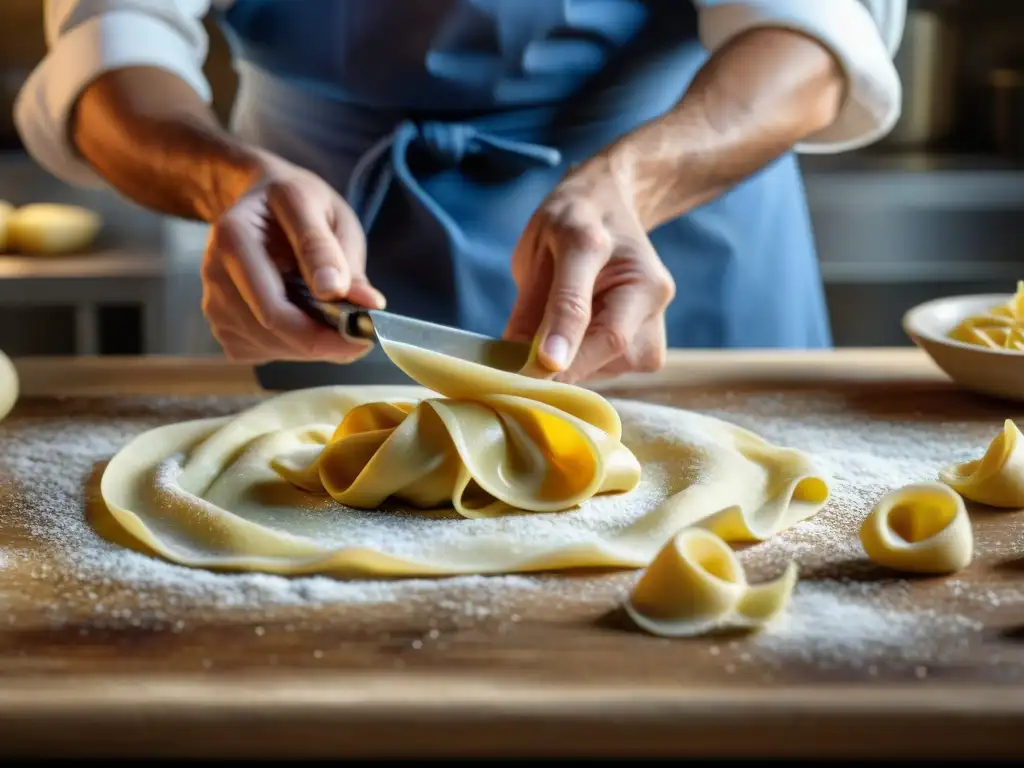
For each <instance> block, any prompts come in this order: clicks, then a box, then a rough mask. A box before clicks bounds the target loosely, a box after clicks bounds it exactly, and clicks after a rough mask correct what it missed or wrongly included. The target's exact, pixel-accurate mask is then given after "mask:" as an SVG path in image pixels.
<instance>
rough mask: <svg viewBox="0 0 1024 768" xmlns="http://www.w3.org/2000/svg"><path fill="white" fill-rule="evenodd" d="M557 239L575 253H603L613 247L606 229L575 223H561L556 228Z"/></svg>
mask: <svg viewBox="0 0 1024 768" xmlns="http://www.w3.org/2000/svg"><path fill="white" fill-rule="evenodd" d="M555 232H556V237H557V238H558V240H559V242H560V243H561V244H562V246H563V247H564V248H567V249H570V250H574V251H603V250H607V249H608V248H609V247H610V245H611V239H610V236H609V235H608V232H607V231H606V230H605V229H604V227H599V226H594V225H591V224H583V223H580V222H575V221H560V222H558V223H557V224H556V226H555Z"/></svg>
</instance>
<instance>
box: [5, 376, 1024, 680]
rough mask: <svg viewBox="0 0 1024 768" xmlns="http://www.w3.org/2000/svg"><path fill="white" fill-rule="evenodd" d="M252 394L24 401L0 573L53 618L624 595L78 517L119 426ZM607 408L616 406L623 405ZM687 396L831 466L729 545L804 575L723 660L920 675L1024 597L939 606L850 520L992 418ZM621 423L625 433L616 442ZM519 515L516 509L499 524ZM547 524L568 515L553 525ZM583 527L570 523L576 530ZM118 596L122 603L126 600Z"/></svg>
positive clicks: (656, 479) (194, 413)
mask: <svg viewBox="0 0 1024 768" xmlns="http://www.w3.org/2000/svg"><path fill="white" fill-rule="evenodd" d="M255 402H257V400H256V399H253V398H234V399H225V398H199V399H195V398H193V399H186V398H145V399H143V398H138V399H111V400H84V399H66V400H58V401H39V402H27V403H23V404H22V405H21V406H20V407H19V408H18V410H17V411H16V412H15V414H14V415H12V416H11V417H9V418H8V419H7V420H6V421H5V422H4V423H2V424H0V529H2V530H3V531H6V532H11V533H12V535H11V536H10V537H9V538H7V539H4V540H0V576H2V575H3V574H4V573H9V572H12V571H14V570H15V566H17V567H18V569H19V570H20V571H21V572H23V573H27V574H29V577H31V578H35V579H39V580H42V581H45V582H46V583H47V584H48V585H51V586H52V589H53V592H54V594H53V599H52V604H51V605H50V606H49V608H48V610H49V611H50V612H51V613H52V614H53V615H54V616H59V615H60V612H61V611H62V610H63V608H64V607H65V606H70V605H72V604H81V603H82V602H83V600H84V601H87V602H89V603H91V605H92V610H94V611H95V612H102V611H104V610H108V609H107V608H105V603H106V602H109V603H110V605H113V604H114V602H115V601H113V600H112V599H111V600H109V601H108V598H107V596H109V595H114V594H116V595H119V596H120V597H119V598H118V599H119V601H120V602H117V605H119V606H123V605H124V601H125V600H126V599H129V597H130V600H131V601H133V603H134V604H135V605H136V606H137V608H139V609H143V610H149V611H151V612H152V611H154V610H159V609H160V608H159V607H160V606H165V607H167V606H174V605H188V606H189V607H190V609H195V608H204V607H205V608H210V609H214V610H221V611H223V610H226V609H238V610H246V611H249V612H253V611H255V612H257V613H258V612H260V611H270V610H272V609H274V608H275V607H282V606H291V607H302V606H325V605H331V604H363V605H367V604H386V605H394V604H409V603H413V602H419V603H421V604H423V603H429V604H430V605H431V606H434V607H437V609H438V610H446V611H448V612H449V613H452V612H455V613H459V614H460V615H463V616H466V617H469V619H471V620H472V619H479V618H484V617H487V616H492V617H493V616H494V615H499V614H502V615H506V618H507V617H508V616H507V615H511V616H513V617H515V618H511V619H509V620H512V621H515V620H518V617H517V616H516V614H515V613H513V611H515V610H516V608H515V606H517V605H520V604H522V600H523V598H524V596H525V597H529V596H531V595H533V596H536V595H541V596H543V597H544V598H545V600H544V603H545V604H547V605H549V606H552V609H553V610H557V609H558V606H559V605H573V606H580V605H584V606H587V605H592V606H593V608H594V610H595V611H596V612H600V610H601V609H604V608H611V607H613V606H614V605H615V604H616V603H617V601H619V600H621V598H622V596H623V595H624V594H625V592H626V591H627V590H628V588H629V586H630V585H631V584H632V583H633V580H634V579H635V578H636V574H635V573H625V574H617V575H611V576H608V575H603V576H592V577H573V578H561V577H558V576H547V575H536V576H495V577H479V576H466V577H455V578H449V579H439V580H432V579H411V580H402V581H342V580H337V579H333V578H326V577H307V578H284V577H277V576H270V575H264V574H217V573H211V572H206V571H201V570H194V569H189V568H185V567H181V566H177V565H173V564H170V563H167V562H164V561H162V560H159V559H155V558H152V557H149V556H146V555H143V554H139V553H136V552H133V551H130V550H126V549H124V548H121V547H119V546H117V545H115V544H112V543H109V542H107V541H105V540H104V539H102V538H100V537H99V536H98V535H97V534H96V533H95V532H94V531H93V530H92V528H91V527H90V526H89V524H88V522H87V521H86V519H85V517H84V512H83V510H84V506H85V503H84V502H85V496H86V494H89V493H97V492H98V477H99V473H100V471H102V466H103V462H104V461H106V460H108V459H109V458H110V457H112V456H113V455H114V454H115V453H116V452H117V451H118V450H119V449H120V448H121V447H122V446H123V445H124V444H125V443H126V442H127V441H128V440H130V439H131V438H132V437H134V436H136V435H138V434H140V433H141V432H143V431H145V430H147V429H150V428H153V427H156V426H159V425H161V424H166V423H171V422H176V421H182V420H186V419H194V418H205V417H210V416H222V415H231V414H234V413H238V412H239V411H240V410H243V409H244V408H246V407H249V406H251V405H253V404H254V403H255ZM616 405H617V407H619V408H620V409H622V411H623V413H624V415H626V416H628V415H629V413H630V408H631V406H630V405H629V404H626V403H619V402H616ZM695 409H696V410H699V411H700V412H702V413H705V414H707V415H712V416H717V417H719V418H723V419H725V420H728V421H731V422H732V423H735V424H737V425H739V426H742V427H745V428H747V429H750V430H752V431H754V432H756V433H758V434H760V435H761V436H763V437H765V438H766V439H768V440H770V441H772V442H775V443H777V444H780V445H784V446H788V447H793V448H799V449H802V450H805V451H807V452H808V453H810V454H811V455H812V456H814V457H815V459H816V462H817V464H818V465H819V466H820V468H821V469H822V470H823V471H825V472H827V473H828V474H830V475H831V477H832V478H833V480H834V490H833V496H832V499H831V501H830V502H829V504H828V506H827V507H826V508H825V509H824V510H823V511H822V512H821V513H819V514H818V515H817V516H816V517H815V518H813V519H812V520H809V521H807V522H804V523H802V524H800V525H798V526H796V527H795V528H793V529H791V530H789V531H787V532H785V533H783V534H781V535H780V536H778V537H776V538H774V539H772V540H771V541H768V542H764V543H761V544H757V545H755V546H752V547H749V548H746V549H744V550H743V551H742V552H741V555H740V556H741V559H742V560H743V561H744V564H745V566H746V567H747V569H748V572H749V573H750V575H751V577H752V578H753V579H755V580H756V579H758V578H761V577H769V576H772V575H775V574H777V573H778V572H779V571H780V570H781V569H782V568H783V567H784V565H785V563H787V562H788V561H790V560H796V561H797V562H798V563H799V565H800V569H801V574H802V579H801V581H800V583H799V584H798V586H797V589H796V592H795V594H794V597H793V600H792V602H791V604H790V606H789V608H788V610H787V611H786V613H785V614H784V615H783V616H782V617H781V618H780V619H779V620H778V621H777V622H776V623H774V624H773V625H771V626H769V627H768V628H766V629H765V630H763V631H762V632H760V633H758V634H757V635H755V636H753V637H751V638H749V639H746V640H742V641H733V643H740V645H739V646H737V647H738V648H739V649H741V650H742V653H740V652H739V651H738V650H736V648H737V647H733V643H730V644H729V646H728V647H727V646H725V645H724V644H721V643H719V642H712V641H709V642H708V644H707V645H706V646H705V652H707V653H709V654H711V655H712V656H722V657H723V658H725V655H728V656H729V658H730V661H729V664H728V665H727V669H729V668H732V669H735V668H736V666H737V665H738V664H742V663H750V664H758V665H760V666H761V667H762V668H763V667H764V666H765V665H770V664H771V663H782V662H783V661H785V660H787V659H793V658H796V659H800V660H803V661H805V662H808V663H811V664H814V665H817V666H819V667H828V666H830V665H832V666H837V667H849V666H851V665H853V666H858V667H867V668H868V669H869V671H870V670H872V669H874V665H875V664H876V663H880V660H881V659H888V660H889V661H890V662H891V661H892V660H893V659H894V658H897V659H903V660H905V661H906V662H907V663H909V664H910V665H911V668H912V669H914V670H917V672H918V674H919V676H921V675H922V674H927V670H928V667H927V663H928V660H932V661H934V660H935V659H936V658H937V654H938V653H939V652H940V651H941V652H942V653H944V654H947V655H948V654H953V656H955V654H956V652H957V649H958V648H963V647H966V646H967V645H968V644H970V643H971V642H973V641H974V640H975V639H976V638H977V636H978V635H979V633H980V632H981V631H982V629H983V621H982V618H979V617H983V615H984V613H985V611H986V610H988V609H990V608H991V607H992V606H993V605H997V604H1007V603H1010V602H1013V601H1017V602H1021V603H1022V604H1024V597H1018V596H1017V595H1018V592H1019V591H1020V590H1018V589H1017V588H1016V587H1015V586H1014V585H1012V584H1007V586H1006V587H1005V588H999V587H996V588H994V589H993V588H992V587H991V585H990V586H989V587H987V588H985V589H984V590H982V589H981V588H980V587H976V586H974V585H972V583H971V582H970V580H969V579H967V578H964V579H959V578H957V579H947V580H945V581H941V582H938V583H937V584H936V585H934V586H933V587H932V588H933V589H935V590H940V591H941V590H945V591H946V592H947V593H948V596H949V599H948V600H946V601H944V602H943V604H944V605H946V604H948V605H950V606H952V607H951V608H950V610H948V611H936V610H925V609H923V608H921V607H920V606H919V605H918V604H917V601H915V599H914V592H913V590H912V589H911V588H910V587H909V586H907V584H906V583H905V582H902V581H900V580H896V579H886V578H877V577H873V578H862V577H861V576H863V574H864V573H867V570H869V569H866V567H865V565H864V563H863V556H862V552H861V550H860V546H859V543H858V541H857V530H858V528H859V526H860V523H861V522H862V520H863V519H864V517H865V516H866V514H867V513H868V511H869V510H870V508H871V506H872V505H873V504H874V502H875V501H876V500H877V499H878V497H879V496H881V495H882V494H883V493H885V492H886V491H888V490H890V489H892V488H895V487H898V486H900V485H903V484H906V483H909V482H914V481H921V480H932V479H934V478H935V474H936V472H937V471H938V469H939V468H940V467H942V466H945V465H947V464H949V463H950V462H953V461H960V460H964V459H967V458H971V457H974V456H976V455H978V452H979V450H981V449H983V448H984V446H985V445H986V444H987V443H988V441H989V440H990V439H991V438H992V436H993V434H995V432H994V431H993V430H994V428H993V426H992V425H993V424H998V423H999V419H992V418H989V419H986V420H984V421H981V420H974V421H970V420H965V421H963V422H957V423H941V422H939V421H937V420H935V419H925V418H920V419H908V418H905V417H901V418H895V417H893V418H887V417H885V416H884V415H881V416H874V417H867V416H865V415H864V414H860V413H856V412H851V410H850V409H849V408H848V407H847V406H846V404H844V403H842V402H840V401H839V400H837V399H836V398H834V397H825V396H820V397H808V396H806V395H801V396H793V397H785V396H775V397H763V396H758V397H751V396H740V395H736V396H729V395H719V396H714V397H712V396H710V395H709V396H708V398H707V402H705V403H701V402H698V403H697V405H696V406H695ZM646 412H648V413H653V411H646ZM637 413H640V412H639V411H634V412H633V415H634V416H635V418H634V419H633V420H632V421H631V420H630V419H628V418H627V419H625V420H626V421H627V423H629V424H631V425H632V426H631V428H633V429H638V428H642V429H643V430H644V431H645V440H646V441H650V440H657V439H658V433H659V431H660V432H661V433H663V434H670V433H671V432H672V429H673V425H672V421H671V419H672V416H671V412H670V411H668V410H659V411H658V412H657V413H658V418H656V419H654V418H651V419H648V420H647V421H644V420H643V419H642V418H640V417H639V416H638V415H637ZM754 414H756V415H754ZM628 437H629V435H628V433H627V444H628ZM669 471H672V470H671V468H666V467H657V466H654V467H649V468H648V467H647V466H645V479H644V482H643V484H642V485H641V487H640V488H638V489H637V490H636V491H634V492H633V494H631V495H629V496H627V497H626V498H624V499H623V498H619V499H615V498H606V499H601V500H597V501H594V502H591V504H592V505H593V506H592V507H591V509H590V512H591V513H593V512H594V511H598V512H599V513H600V514H601V515H602V516H605V517H606V519H607V521H608V523H607V524H608V525H616V526H617V525H621V524H622V523H623V522H627V521H628V520H629V519H632V518H633V517H635V516H636V515H637V514H639V513H640V512H642V511H643V510H644V509H646V508H647V507H648V506H649V504H650V501H651V498H653V497H655V496H657V495H658V494H659V493H663V492H664V483H665V481H666V475H665V473H666V472H669ZM695 471H696V470H695ZM168 472H173V467H172V468H168ZM311 512H312V511H307V512H300V513H299V514H305V513H311ZM316 514H322V512H320V511H316ZM569 514H570V515H571V514H575V513H569ZM391 521H392V522H390V523H389V524H388V525H386V526H382V525H381V523H380V516H379V515H378V516H377V517H376V518H375V519H373V518H372V516H371V515H369V513H367V518H366V519H361V522H360V523H357V524H358V525H363V526H364V528H363V529H362V534H361V535H362V536H363V540H364V541H372V540H373V538H374V537H386V539H387V541H388V546H389V549H390V550H391V551H397V552H414V551H415V546H416V542H415V535H414V534H413V533H411V532H410V530H411V529H410V527H409V526H408V525H407V524H403V523H402V522H401V520H400V518H398V517H393V518H391ZM492 522H493V521H492ZM519 524H521V522H520V523H517V522H516V518H514V517H513V518H505V520H504V521H502V522H500V523H499V525H506V526H515V525H519ZM531 530H536V529H531ZM559 530H560V531H562V532H564V531H566V530H569V531H571V530H572V528H571V526H570V527H568V528H567V527H566V526H565V525H564V524H563V525H561V526H560V527H559ZM584 530H585V529H584V528H583V526H582V525H581V526H580V531H581V535H582V532H584ZM349 532H350V533H351V529H349ZM560 535H564V533H563V534H560ZM979 543H982V544H983V543H984V542H979ZM998 544H999V546H1001V547H1003V548H1005V549H1007V550H1008V551H1012V550H1013V549H1014V548H1016V547H1018V546H1019V548H1020V549H1021V550H1024V541H1022V542H1018V541H1001V542H998ZM126 596H128V597H126ZM2 608H3V606H0V610H2ZM109 610H115V609H113V608H110V609H109ZM116 610H120V611H124V610H129V612H130V609H125V608H123V607H119V608H117V609H116ZM921 670H924V672H923V673H922V672H921Z"/></svg>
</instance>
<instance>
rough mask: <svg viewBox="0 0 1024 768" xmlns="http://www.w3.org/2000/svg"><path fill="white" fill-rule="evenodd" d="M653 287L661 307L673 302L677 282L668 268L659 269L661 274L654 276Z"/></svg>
mask: <svg viewBox="0 0 1024 768" xmlns="http://www.w3.org/2000/svg"><path fill="white" fill-rule="evenodd" d="M651 288H652V292H653V294H654V298H655V300H656V301H657V303H658V305H659V307H660V308H661V309H664V308H665V307H667V306H668V305H669V304H671V303H672V300H673V299H675V297H676V283H675V280H673V279H672V276H671V275H669V274H668V271H667V270H662V271H659V274H657V275H655V276H654V278H653V279H652V281H651Z"/></svg>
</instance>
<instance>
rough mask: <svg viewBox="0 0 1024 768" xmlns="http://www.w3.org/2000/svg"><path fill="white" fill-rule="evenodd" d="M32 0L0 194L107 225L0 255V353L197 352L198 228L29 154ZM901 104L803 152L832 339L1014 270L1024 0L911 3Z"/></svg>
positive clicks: (1019, 250)
mask: <svg viewBox="0 0 1024 768" xmlns="http://www.w3.org/2000/svg"><path fill="white" fill-rule="evenodd" d="M41 6H42V3H41V2H40V0H0V200H7V201H9V202H10V203H12V204H14V205H23V204H27V203H33V202H58V203H72V204H77V205H82V206H85V207H88V208H90V209H92V210H94V211H97V212H99V213H100V214H101V215H102V217H103V220H104V226H103V229H102V231H101V234H100V236H99V238H98V239H97V240H96V241H95V243H94V246H93V247H92V248H91V249H90V251H89V252H88V253H83V254H80V255H75V256H19V255H18V254H11V253H9V254H4V255H0V349H3V350H4V351H5V352H7V354H11V355H65V354H209V353H210V352H211V351H213V350H215V349H216V346H215V344H213V342H212V340H211V338H210V336H209V331H208V330H207V328H206V326H205V323H204V322H203V319H202V315H201V312H200V296H201V288H200V285H199V274H198V265H199V261H200V258H201V256H202V251H203V247H204V244H205V237H206V230H205V227H203V226H200V225H197V224H195V223H191V222H182V221H178V220H175V219H169V218H165V217H161V216H156V215H154V214H151V213H148V212H146V211H144V210H141V209H139V208H138V207H136V206H134V205H132V204H129V203H126V202H124V201H123V200H121V199H120V198H118V197H117V196H116V195H114V194H112V193H109V192H105V191H83V190H78V189H73V188H70V187H68V186H66V185H64V184H63V183H61V182H59V181H57V180H55V179H53V178H52V177H50V176H49V175H47V174H46V173H45V172H43V171H42V170H40V169H39V168H38V167H37V166H36V165H35V164H34V163H33V162H32V161H31V160H29V159H28V158H27V156H26V155H25V153H24V151H23V150H22V148H21V144H20V141H19V140H18V137H17V136H16V134H15V131H14V126H13V124H12V120H11V106H12V104H13V101H14V98H15V95H16V93H17V92H18V90H19V88H20V87H21V84H22V83H23V81H24V79H25V78H26V76H27V75H28V73H29V71H30V70H31V69H32V67H33V66H34V65H35V64H36V62H38V61H39V59H40V58H41V57H42V56H43V54H44V43H43V32H42V11H41ZM208 27H209V30H210V33H211V35H212V48H211V54H210V57H209V59H208V62H207V65H206V71H207V75H208V77H209V78H210V80H211V82H212V84H213V87H214V91H215V94H216V101H215V103H216V107H217V111H218V113H219V114H220V115H221V117H222V119H224V120H227V117H228V115H229V113H230V109H231V101H232V97H233V94H234V89H235V79H234V75H233V73H232V70H231V65H230V60H229V56H228V51H227V47H226V44H225V42H224V40H223V38H222V37H221V36H220V34H219V33H218V32H217V30H216V28H215V27H214V26H213V25H212V24H208ZM897 65H898V68H899V70H900V72H901V75H902V77H903V82H904V91H905V102H904V113H903V118H902V120H901V122H900V124H899V125H898V126H897V127H896V130H895V131H894V132H893V133H892V134H891V135H890V136H889V137H888V138H887V139H886V140H885V141H883V142H881V143H880V144H878V145H876V146H873V147H871V148H869V149H867V150H863V151H860V152H856V153H850V154H845V155H842V156H834V157H804V158H803V160H802V163H803V167H804V169H805V175H806V185H807V190H808V196H809V199H810V204H811V209H812V213H813V217H814V224H815V228H816V237H817V242H818V248H819V251H820V255H821V261H822V269H823V272H824V279H825V282H826V284H827V290H828V301H829V307H830V311H831V315H832V324H833V333H834V336H835V341H836V344H837V345H840V346H891V345H906V344H909V342H908V340H907V339H906V338H905V336H904V334H903V332H902V330H901V329H900V317H901V315H902V314H903V312H904V311H905V310H906V309H908V308H910V307H911V306H913V305H914V304H917V303H919V302H921V301H925V300H927V299H929V298H934V297H939V296H943V295H948V294H955V293H976V292H1012V291H1013V290H1014V289H1015V287H1016V281H1017V280H1018V279H1024V2H1022V1H1021V0H920V1H917V2H912V3H911V10H910V14H909V17H908V20H907V29H906V34H905V37H904V41H903V44H902V47H901V49H900V51H899V53H898V56H897Z"/></svg>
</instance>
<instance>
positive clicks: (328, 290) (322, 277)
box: [313, 267, 345, 295]
mask: <svg viewBox="0 0 1024 768" xmlns="http://www.w3.org/2000/svg"><path fill="white" fill-rule="evenodd" d="M313 290H314V291H315V292H316V293H320V294H325V295H326V294H330V295H334V294H338V293H343V292H344V291H345V283H344V282H343V281H342V279H341V272H339V271H338V270H337V269H336V268H335V267H320V269H318V270H317V271H316V272H314V273H313Z"/></svg>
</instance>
